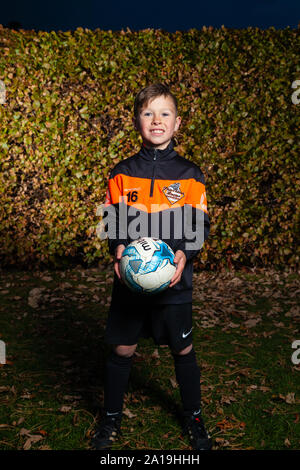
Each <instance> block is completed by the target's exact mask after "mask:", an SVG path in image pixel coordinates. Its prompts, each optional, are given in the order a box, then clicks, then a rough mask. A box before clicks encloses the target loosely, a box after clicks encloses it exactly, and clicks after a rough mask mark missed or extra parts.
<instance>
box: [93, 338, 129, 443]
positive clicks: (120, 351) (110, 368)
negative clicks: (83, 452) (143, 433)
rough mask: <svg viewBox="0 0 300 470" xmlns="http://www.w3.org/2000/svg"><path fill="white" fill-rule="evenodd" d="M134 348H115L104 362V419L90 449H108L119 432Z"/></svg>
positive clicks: (120, 346)
mask: <svg viewBox="0 0 300 470" xmlns="http://www.w3.org/2000/svg"><path fill="white" fill-rule="evenodd" d="M136 346H137V345H136V344H135V345H132V346H122V345H119V346H115V347H114V348H113V350H112V352H111V354H110V356H109V357H108V359H107V361H106V365H105V376H104V411H105V417H104V420H103V422H102V423H101V424H100V427H99V428H98V429H97V430H96V432H95V434H94V437H93V439H92V442H91V444H92V447H93V448H94V449H96V450H103V449H110V447H111V445H112V443H113V441H114V440H115V439H116V437H117V436H118V434H120V432H121V429H120V428H121V420H122V408H123V400H124V394H125V391H126V388H127V385H128V379H129V375H130V370H131V364H132V358H133V354H134V351H135V349H136Z"/></svg>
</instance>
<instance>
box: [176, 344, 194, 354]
mask: <svg viewBox="0 0 300 470" xmlns="http://www.w3.org/2000/svg"><path fill="white" fill-rule="evenodd" d="M192 349H193V345H192V344H190V345H189V346H187V347H186V348H184V349H181V351H174V350H172V353H173V354H178V355H179V356H185V355H186V354H189V353H190V352H191V350H192Z"/></svg>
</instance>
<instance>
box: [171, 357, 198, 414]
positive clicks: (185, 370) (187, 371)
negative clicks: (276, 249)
mask: <svg viewBox="0 0 300 470" xmlns="http://www.w3.org/2000/svg"><path fill="white" fill-rule="evenodd" d="M173 358H174V365H175V374H176V380H177V382H178V385H179V389H180V396H181V401H182V405H183V413H184V415H186V416H187V415H190V414H193V413H197V412H198V411H199V410H200V413H201V390H200V376H201V373H200V368H199V366H198V364H197V361H196V354H195V351H194V349H193V348H192V349H191V351H190V352H189V353H188V354H184V355H180V354H173ZM197 414H198V413H197Z"/></svg>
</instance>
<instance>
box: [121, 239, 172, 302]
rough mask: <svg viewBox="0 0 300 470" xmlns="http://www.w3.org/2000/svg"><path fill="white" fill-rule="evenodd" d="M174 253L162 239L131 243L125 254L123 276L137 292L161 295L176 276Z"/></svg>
mask: <svg viewBox="0 0 300 470" xmlns="http://www.w3.org/2000/svg"><path fill="white" fill-rule="evenodd" d="M174 257H175V254H174V251H173V250H172V248H170V247H169V245H167V243H165V242H163V241H162V240H159V239H158V238H150V237H143V238H139V239H138V240H134V241H133V242H132V243H130V244H129V245H128V246H127V247H126V248H125V250H124V251H123V253H122V257H121V260H120V274H121V278H122V279H123V281H124V283H125V284H126V285H127V287H129V289H130V290H132V291H133V292H139V293H142V294H157V293H158V292H161V291H163V290H165V289H166V288H167V287H168V286H169V284H170V281H171V279H172V277H173V276H174V273H175V271H176V264H175V263H174Z"/></svg>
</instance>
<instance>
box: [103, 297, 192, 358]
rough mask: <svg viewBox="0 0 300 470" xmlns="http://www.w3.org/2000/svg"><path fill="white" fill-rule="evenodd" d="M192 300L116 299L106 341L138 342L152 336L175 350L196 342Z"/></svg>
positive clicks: (115, 342)
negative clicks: (155, 302) (126, 301)
mask: <svg viewBox="0 0 300 470" xmlns="http://www.w3.org/2000/svg"><path fill="white" fill-rule="evenodd" d="M192 327H193V325H192V303H191V302H190V303H186V304H166V305H151V304H148V305H147V304H146V303H143V304H138V303H135V304H134V305H127V304H123V305H122V304H121V303H120V302H118V301H112V303H111V305H110V309H109V313H108V319H107V325H106V331H105V337H104V339H105V342H106V343H108V344H119V345H128V346H129V345H134V344H137V343H138V340H139V338H140V337H143V338H149V337H152V338H153V340H154V342H155V344H159V345H162V344H165V345H169V346H170V348H171V349H172V350H173V351H174V352H179V351H181V350H182V349H185V348H186V347H187V346H189V345H190V344H191V343H192Z"/></svg>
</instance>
